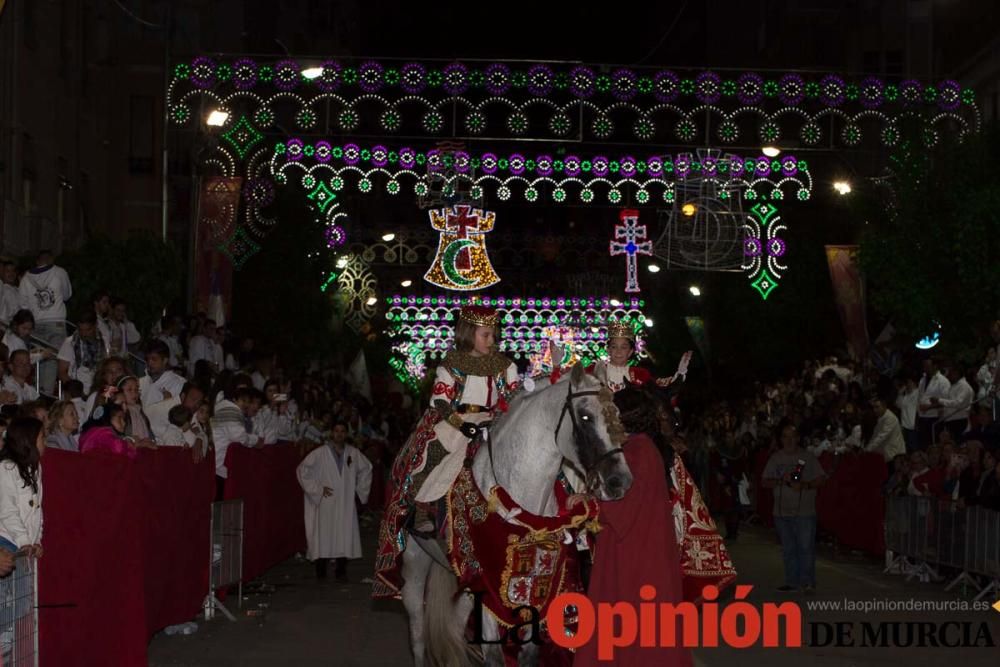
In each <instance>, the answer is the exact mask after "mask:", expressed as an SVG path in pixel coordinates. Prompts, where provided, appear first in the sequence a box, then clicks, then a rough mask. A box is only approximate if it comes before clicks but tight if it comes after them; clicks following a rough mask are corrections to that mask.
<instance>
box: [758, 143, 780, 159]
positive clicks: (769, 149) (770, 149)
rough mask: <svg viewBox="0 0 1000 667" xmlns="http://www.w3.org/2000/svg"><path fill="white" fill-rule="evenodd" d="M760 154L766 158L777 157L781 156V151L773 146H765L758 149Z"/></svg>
mask: <svg viewBox="0 0 1000 667" xmlns="http://www.w3.org/2000/svg"><path fill="white" fill-rule="evenodd" d="M760 152H761V153H763V154H764V155H766V156H767V157H778V156H779V155H781V149H780V148H778V147H777V146H774V145H767V146H764V147H763V148H761V149H760Z"/></svg>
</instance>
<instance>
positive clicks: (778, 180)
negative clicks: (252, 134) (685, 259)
mask: <svg viewBox="0 0 1000 667" xmlns="http://www.w3.org/2000/svg"><path fill="white" fill-rule="evenodd" d="M270 169H271V174H272V175H273V177H274V179H275V180H276V181H278V182H279V183H294V182H300V183H301V184H302V186H303V187H304V188H305V190H306V191H307V197H309V199H310V200H311V202H313V203H315V204H316V205H317V206H318V207H319V209H320V210H321V211H325V210H326V207H327V206H333V207H336V204H337V202H336V201H335V200H336V198H337V196H338V195H337V193H338V192H340V191H342V190H344V189H345V188H347V187H349V186H350V185H352V184H353V186H354V188H355V189H356V190H357V191H358V192H361V193H363V194H371V193H374V192H376V191H377V190H379V187H378V185H376V183H381V184H382V186H381V189H382V191H384V192H386V193H387V194H389V195H391V196H395V195H397V194H399V193H400V192H401V191H402V189H403V188H402V184H403V183H407V186H406V187H408V188H410V189H411V190H412V191H413V192H414V193H416V194H417V195H418V196H424V195H426V194H427V193H428V191H429V184H430V183H431V180H434V181H435V183H437V182H438V181H441V183H437V185H436V186H435V187H439V188H444V189H448V188H450V189H451V190H452V191H458V190H460V189H464V190H468V191H469V193H470V195H471V197H472V198H474V199H480V198H481V197H482V196H483V194H484V192H485V191H486V190H487V189H490V190H492V191H493V193H494V194H495V195H496V196H497V197H498V198H499V199H501V200H509V199H510V198H511V197H512V196H513V195H514V192H515V190H514V189H515V188H517V190H518V191H520V193H521V196H522V197H523V198H524V200H525V201H529V202H537V201H540V200H543V199H544V200H549V201H552V202H555V203H559V204H562V203H570V201H571V200H573V199H574V198H573V197H572V196H571V193H576V197H575V199H576V200H577V201H579V202H582V203H584V204H602V203H605V202H611V203H618V202H620V201H621V199H622V196H623V194H622V193H623V191H626V190H629V191H631V192H633V193H634V198H635V201H636V202H637V203H639V204H643V205H644V204H651V203H654V202H657V201H659V202H663V203H667V204H670V203H672V202H673V201H674V199H675V189H676V187H675V184H676V183H678V182H684V181H688V180H693V179H701V180H703V181H706V182H712V183H716V184H717V185H718V186H719V187H721V188H724V189H730V190H740V191H742V192H744V193H745V194H746V196H747V197H748V198H757V197H780V198H783V197H784V196H785V191H787V196H789V197H794V198H796V199H798V200H800V201H805V200H807V199H809V197H810V196H811V193H812V186H813V183H812V175H811V173H810V171H809V164H808V163H807V162H806V161H805V160H800V159H798V158H796V157H795V156H794V155H782V156H780V157H778V158H774V159H768V158H763V159H760V158H756V159H755V158H742V157H739V156H737V155H733V154H726V155H724V156H723V155H718V156H712V157H707V158H705V159H701V158H699V157H698V156H695V155H692V154H691V153H680V154H678V155H676V156H670V155H662V156H661V155H653V156H649V157H646V158H642V159H640V158H637V157H635V156H632V155H621V156H609V155H600V154H599V155H591V156H583V157H581V156H577V155H566V156H562V157H561V158H555V157H553V156H552V155H549V154H541V155H532V156H526V155H524V154H521V153H510V154H498V153H495V152H489V151H487V152H484V153H480V154H472V153H468V152H465V151H458V152H456V153H454V154H443V155H442V154H441V153H440V152H439V151H437V150H436V149H432V150H429V151H426V152H423V151H419V150H416V149H414V148H411V147H409V146H404V147H402V148H399V149H397V150H391V149H389V148H387V147H385V146H383V145H377V146H372V147H361V146H359V145H358V144H356V143H346V144H343V145H340V146H332V145H331V144H330V143H329V142H326V141H320V142H317V143H315V144H308V143H305V142H304V141H303V140H302V139H298V138H293V139H289V140H287V141H285V142H282V143H278V144H277V145H276V146H275V149H274V153H273V155H272V156H271V161H270ZM444 174H448V175H447V176H444ZM595 189H600V190H603V191H604V192H605V193H606V194H605V196H604V197H603V198H598V197H597V196H595ZM542 192H547V193H548V196H547V197H544V195H542V194H541V193H542ZM776 193H777V194H776Z"/></svg>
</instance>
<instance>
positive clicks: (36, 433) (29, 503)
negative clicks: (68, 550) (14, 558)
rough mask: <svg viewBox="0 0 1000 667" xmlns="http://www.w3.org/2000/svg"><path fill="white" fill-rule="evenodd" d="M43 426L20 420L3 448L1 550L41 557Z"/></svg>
mask: <svg viewBox="0 0 1000 667" xmlns="http://www.w3.org/2000/svg"><path fill="white" fill-rule="evenodd" d="M44 452H45V435H44V432H43V431H42V423H41V422H40V421H38V420H37V419H32V418H31V417H18V418H17V419H15V420H14V421H12V422H11V423H10V426H9V427H8V428H7V431H6V433H5V434H4V443H3V449H0V548H2V549H6V550H7V551H14V552H16V551H19V550H24V551H26V552H27V553H28V554H30V555H32V556H34V557H36V558H39V557H41V555H42V471H41V468H40V467H39V462H40V461H41V458H42V454H43V453H44Z"/></svg>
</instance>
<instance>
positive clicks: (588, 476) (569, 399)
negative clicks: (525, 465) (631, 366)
mask: <svg viewBox="0 0 1000 667" xmlns="http://www.w3.org/2000/svg"><path fill="white" fill-rule="evenodd" d="M600 393H601V391H600V390H590V391H579V392H576V393H574V392H573V383H572V382H570V383H569V390H568V391H567V392H566V400H565V401H564V402H563V408H562V412H560V413H559V421H558V422H557V423H556V431H555V434H554V435H553V438H554V439H555V442H556V448H557V449H558V447H559V431H560V430H561V429H562V424H563V419H564V418H565V417H566V414H567V413H568V414H569V420H570V423H571V424H572V425H573V439H574V440H576V439H577V437H578V436H579V433H580V426H579V424H577V423H576V414H575V413H574V412H573V400H574V399H577V398H582V397H584V396H599V395H600ZM624 453H625V450H624V449H622V448H621V447H615V448H613V449H609V450H608V451H606V452H604V453H603V454H602V455H601V456H600V457H598V459H597V460H596V461H594V462H593V464H591V465H589V466H587V468H586V469H585V470H584V471H583V478H584V482H585V483H586V484H587V490H588V491H591V490H592V489H593V488H594V487H595V486H596V485H595V484H594V483H593V481H592V479H593V476H594V472H595V471H596V470H597V467H598V466H600V465H601V464H602V463H603V462H604V460H605V459H609V458H611V457H612V456H614V455H615V454H624ZM567 462H568V463H569V465H570V466H572V467H574V468H576V465H575V464H574V463H573V462H572V461H567ZM491 464H492V460H491ZM578 472H579V471H578Z"/></svg>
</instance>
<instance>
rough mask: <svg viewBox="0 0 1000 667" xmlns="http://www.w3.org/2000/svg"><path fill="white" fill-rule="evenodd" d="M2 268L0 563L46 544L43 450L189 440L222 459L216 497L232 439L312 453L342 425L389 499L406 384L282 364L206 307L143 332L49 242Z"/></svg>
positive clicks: (108, 449)
mask: <svg viewBox="0 0 1000 667" xmlns="http://www.w3.org/2000/svg"><path fill="white" fill-rule="evenodd" d="M0 278H2V281H3V282H2V286H0V331H2V332H3V337H2V343H0V375H2V378H3V379H2V384H0V442H3V443H4V447H3V448H2V449H0V492H2V493H3V495H2V497H0V552H2V554H0V574H3V573H4V572H5V563H6V562H7V561H8V560H11V559H9V557H8V555H9V554H12V553H14V552H17V551H25V550H30V551H32V553H35V550H37V553H36V555H40V553H41V548H40V546H39V545H40V543H41V533H42V521H41V515H40V511H39V508H40V507H41V494H42V479H41V466H40V459H41V457H42V455H43V453H44V451H45V449H46V448H49V449H60V450H66V451H69V452H76V453H79V454H80V455H88V454H92V453H96V452H102V453H105V454H111V455H120V456H124V457H128V458H130V459H134V458H136V457H138V456H141V455H142V454H141V452H142V451H143V450H151V449H155V448H159V447H182V448H187V449H188V450H189V451H190V453H191V457H192V460H193V462H195V463H198V462H200V461H201V460H203V459H204V458H206V457H208V458H210V459H212V460H214V462H215V471H216V480H217V488H218V491H217V493H218V494H221V490H222V488H223V486H224V482H225V478H226V476H227V474H228V472H227V470H226V465H225V461H226V451H227V450H228V448H230V447H233V446H244V447H268V446H272V445H275V444H277V443H293V444H297V445H298V446H299V447H300V449H301V450H302V453H303V454H305V453H306V452H307V451H308V450H310V449H312V448H315V447H316V446H318V445H320V444H322V443H324V442H328V441H329V439H330V437H331V432H332V431H333V428H334V426H335V425H338V424H342V425H344V426H345V427H346V429H347V431H348V434H349V437H350V438H351V440H352V442H353V444H355V446H357V447H358V448H359V449H361V451H362V452H363V453H365V455H366V456H367V457H368V458H369V459H370V460H371V461H372V464H373V466H374V468H375V483H374V484H373V491H372V497H371V500H370V504H371V505H375V506H378V504H379V503H380V502H381V501H382V498H383V496H384V480H385V475H386V471H387V469H388V467H389V466H390V465H391V461H392V456H393V455H394V454H395V451H396V450H397V449H398V447H399V445H400V443H401V442H402V440H403V439H404V438H405V436H406V432H407V429H408V427H409V426H410V422H409V418H408V417H407V416H406V415H408V414H409V411H408V410H407V409H405V408H407V407H408V405H407V404H408V403H409V399H408V398H407V397H405V396H404V395H403V394H402V393H398V394H395V395H393V394H390V393H386V392H383V393H382V394H380V395H379V396H378V400H377V401H372V400H371V399H369V398H366V397H365V395H368V396H370V395H371V390H370V387H362V386H359V385H358V384H351V383H349V382H347V381H345V379H344V376H343V374H342V373H340V372H339V371H338V369H336V368H335V367H333V366H332V365H330V364H324V363H322V362H320V361H315V362H313V363H311V364H310V365H309V366H308V367H305V368H299V369H291V368H289V367H286V366H285V365H284V364H283V361H284V360H283V359H282V354H281V350H278V351H276V352H275V351H271V350H262V349H260V348H259V347H258V346H257V345H256V343H255V341H254V340H253V339H252V338H238V337H236V336H234V335H233V332H231V331H229V330H227V329H226V328H224V327H222V326H219V325H218V323H217V322H215V321H213V320H212V319H211V318H210V317H208V316H207V315H206V314H205V313H197V314H195V315H192V316H190V317H186V318H185V317H181V316H179V315H168V316H165V317H163V318H162V319H161V321H160V322H158V323H157V324H156V326H154V327H152V328H151V330H149V331H140V328H139V327H138V326H137V325H136V324H135V323H134V322H132V321H131V320H130V319H129V316H128V304H127V303H126V302H125V301H124V300H122V299H121V298H118V297H117V296H116V295H115V294H113V293H111V292H107V291H99V292H97V293H96V294H93V295H87V296H88V297H89V300H88V301H87V302H85V303H83V302H82V300H81V298H80V295H74V292H73V288H72V282H71V279H70V276H69V275H68V274H67V272H66V271H65V270H63V269H62V268H61V267H59V266H57V265H56V264H55V263H54V258H53V256H52V253H50V252H48V251H43V252H41V253H39V255H38V258H37V262H35V266H34V267H32V268H31V269H28V270H27V271H25V272H23V273H21V274H20V275H19V272H18V270H17V266H16V264H14V263H13V262H9V261H0ZM67 302H70V303H69V304H67ZM70 312H72V313H77V317H76V318H75V320H76V321H75V322H71V321H69V319H68V313H70ZM363 394H364V395H363ZM35 434H37V438H35V437H34V436H35ZM15 440H16V443H17V444H16V446H14V445H11V443H14V442H15ZM36 441H37V443H36ZM19 480H20V481H19ZM7 487H10V488H9V489H8V488H7Z"/></svg>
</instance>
